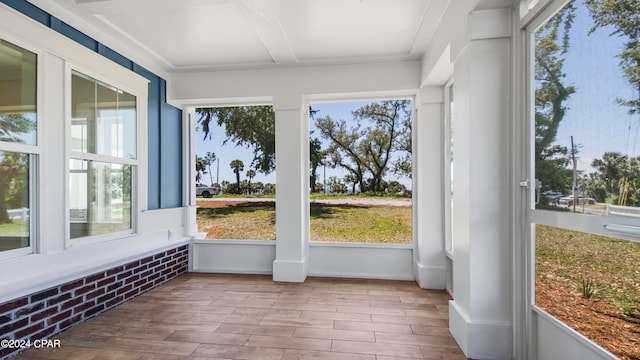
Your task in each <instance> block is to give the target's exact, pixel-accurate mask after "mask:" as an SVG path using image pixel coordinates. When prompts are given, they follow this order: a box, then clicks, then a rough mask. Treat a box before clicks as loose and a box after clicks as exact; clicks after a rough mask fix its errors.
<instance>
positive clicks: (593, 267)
mask: <svg viewBox="0 0 640 360" xmlns="http://www.w3.org/2000/svg"><path fill="white" fill-rule="evenodd" d="M535 234H536V236H535V244H536V264H535V266H536V268H535V269H536V283H535V286H536V289H535V294H536V305H537V306H538V307H540V308H542V309H544V310H545V311H546V312H548V313H549V314H551V315H553V316H555V317H556V318H558V319H559V320H561V321H562V322H564V323H566V324H567V325H569V326H570V327H572V328H573V329H575V330H576V331H579V332H580V333H582V334H583V335H585V336H587V337H589V338H590V339H592V340H594V341H595V342H596V343H598V344H599V345H601V346H603V347H604V348H605V349H607V350H609V351H611V352H612V353H614V354H615V355H617V356H619V357H621V358H624V359H637V358H638V356H639V355H640V352H639V351H638V349H639V348H638V347H634V346H632V345H631V344H632V343H633V342H634V340H633V339H638V329H639V328H640V321H639V320H640V286H638V278H639V276H638V264H639V263H640V242H636V241H629V240H623V239H616V238H611V237H605V236H601V235H594V234H589V233H585V232H578V231H572V230H567V229H561V228H558V227H552V226H546V225H536V228H535Z"/></svg>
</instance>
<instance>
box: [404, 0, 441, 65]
mask: <svg viewBox="0 0 640 360" xmlns="http://www.w3.org/2000/svg"><path fill="white" fill-rule="evenodd" d="M450 1H451V0H431V1H429V4H428V5H427V6H426V7H425V9H424V13H423V14H422V20H421V21H420V26H419V27H418V31H417V33H416V37H415V39H414V40H413V45H412V46H411V51H410V52H409V54H410V55H422V54H424V52H425V51H426V50H427V46H428V45H429V43H430V42H431V38H432V37H433V34H435V32H436V29H437V28H438V25H439V24H440V21H441V20H442V17H443V16H444V13H445V11H446V10H447V7H448V6H449V2H450Z"/></svg>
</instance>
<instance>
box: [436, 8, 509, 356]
mask: <svg viewBox="0 0 640 360" xmlns="http://www.w3.org/2000/svg"><path fill="white" fill-rule="evenodd" d="M510 19H511V13H510V10H509V9H505V10H488V11H476V12H473V13H471V15H470V19H469V20H470V21H469V29H470V37H469V39H470V40H469V42H468V43H467V45H466V46H465V47H464V48H463V49H462V50H461V51H460V54H459V55H458V56H457V59H456V61H455V70H454V92H455V95H454V98H455V129H454V132H455V154H454V156H455V161H454V188H455V196H454V199H453V206H454V209H455V211H454V213H453V219H452V221H453V227H454V229H455V231H454V239H453V241H454V247H453V267H454V268H453V273H454V285H453V286H454V292H455V294H454V295H455V296H454V297H455V298H454V300H453V301H451V302H450V306H449V323H450V330H451V333H452V334H453V336H454V337H455V339H456V340H457V342H458V344H459V345H460V347H461V348H462V350H463V351H464V353H465V355H466V356H467V357H470V358H474V359H510V358H511V356H512V320H511V314H512V311H511V307H512V304H511V269H512V268H511V250H510V249H511V244H510V238H509V227H510V225H509V224H510V218H511V213H510V209H509V196H508V195H507V193H508V191H509V189H510V176H509V174H510V172H509V164H510V155H509V134H510V133H509V118H510V110H509V109H510V108H509V104H510V97H511V91H510V76H509V75H510V73H509V69H510V39H509V37H510V30H511V29H510Z"/></svg>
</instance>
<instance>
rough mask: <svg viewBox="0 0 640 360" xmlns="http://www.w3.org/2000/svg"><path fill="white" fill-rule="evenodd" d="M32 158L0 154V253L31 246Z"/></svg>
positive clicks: (25, 155) (21, 155)
mask: <svg viewBox="0 0 640 360" xmlns="http://www.w3.org/2000/svg"><path fill="white" fill-rule="evenodd" d="M29 186H30V184H29V155H28V154H20V153H15V152H8V151H0V251H4V250H12V249H19V248H24V247H28V246H30V240H29V239H30V226H29V224H30V221H29V217H30V216H29V215H30V214H29Z"/></svg>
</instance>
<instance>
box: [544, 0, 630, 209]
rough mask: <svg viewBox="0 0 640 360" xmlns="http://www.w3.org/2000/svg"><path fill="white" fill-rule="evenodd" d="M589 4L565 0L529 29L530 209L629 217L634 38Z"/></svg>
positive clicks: (601, 9) (602, 9)
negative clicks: (534, 194) (535, 192)
mask: <svg viewBox="0 0 640 360" xmlns="http://www.w3.org/2000/svg"><path fill="white" fill-rule="evenodd" d="M589 4H591V3H588V2H583V1H577V0H576V1H572V2H570V3H569V4H568V5H567V7H565V8H564V9H562V10H561V11H560V12H558V13H557V14H556V15H555V16H554V17H553V18H552V19H550V20H549V21H548V22H547V23H546V24H545V25H543V26H542V27H541V29H540V30H538V32H537V33H536V34H535V41H536V42H535V140H536V143H535V171H536V175H535V176H536V179H538V180H539V181H540V182H541V187H540V189H539V196H540V197H539V202H538V204H537V205H536V208H538V209H545V210H554V211H571V212H576V213H585V214H590V215H601V216H603V215H604V216H626V217H635V216H637V214H638V213H640V208H639V207H640V141H639V140H640V138H639V137H640V131H639V129H640V121H638V119H639V114H640V111H639V109H640V107H639V105H640V102H639V101H640V100H639V98H638V88H639V86H640V83H639V81H640V78H639V77H638V75H637V74H638V69H639V67H638V65H637V64H638V63H637V62H636V60H635V58H633V56H637V55H633V54H637V52H638V46H639V43H638V42H637V41H633V42H629V40H634V39H630V38H627V37H626V36H620V35H622V34H624V33H625V31H621V34H616V33H615V32H614V30H615V29H617V28H618V26H623V25H621V24H618V25H616V24H615V21H614V23H613V24H612V26H607V27H602V26H600V25H598V24H600V22H601V21H603V19H604V18H605V16H606V15H605V14H599V13H598V12H599V11H607V10H606V9H604V8H599V7H597V6H596V5H594V4H591V5H589ZM590 7H591V8H590ZM598 9H600V10H598ZM630 11H631V10H630ZM636 11H637V9H636ZM630 14H631V13H630ZM637 15H638V14H635V16H636V17H637ZM625 16H626V15H625ZM629 16H631V15H629ZM616 31H617V30H616ZM634 64H635V65H634ZM634 74H635V75H634Z"/></svg>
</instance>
